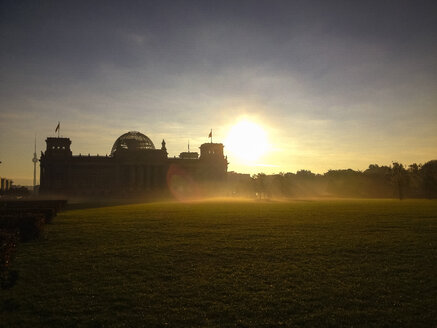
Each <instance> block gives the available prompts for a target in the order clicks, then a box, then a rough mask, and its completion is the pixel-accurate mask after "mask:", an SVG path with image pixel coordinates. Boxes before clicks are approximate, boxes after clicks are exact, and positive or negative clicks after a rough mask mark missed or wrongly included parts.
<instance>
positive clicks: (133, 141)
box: [111, 131, 155, 156]
mask: <svg viewBox="0 0 437 328" xmlns="http://www.w3.org/2000/svg"><path fill="white" fill-rule="evenodd" d="M146 149H155V145H154V144H153V142H152V140H150V139H149V137H147V136H146V135H144V134H142V133H140V132H138V131H130V132H127V133H125V134H123V135H121V136H120V137H118V139H117V140H115V142H114V146H112V150H111V156H112V155H114V154H115V153H116V152H117V151H138V150H146Z"/></svg>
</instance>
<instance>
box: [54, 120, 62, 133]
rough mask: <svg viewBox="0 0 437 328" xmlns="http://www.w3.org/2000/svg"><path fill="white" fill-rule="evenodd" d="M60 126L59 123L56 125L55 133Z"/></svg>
mask: <svg viewBox="0 0 437 328" xmlns="http://www.w3.org/2000/svg"><path fill="white" fill-rule="evenodd" d="M60 126H61V122H58V125H57V126H56V129H55V132H58V130H59V128H60Z"/></svg>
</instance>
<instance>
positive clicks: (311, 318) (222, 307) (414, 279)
mask: <svg viewBox="0 0 437 328" xmlns="http://www.w3.org/2000/svg"><path fill="white" fill-rule="evenodd" d="M435 240H437V203H436V202H435V201H424V200H414V201H413V200H406V201H403V202H399V201H388V200H348V201H345V200H341V201H332V200H331V201H311V200H306V201H293V202H269V201H258V202H255V201H232V202H230V201H223V200H216V201H207V202H186V203H177V202H170V203H169V202H164V203H150V204H132V205H123V206H112V207H95V208H88V209H77V210H70V211H66V212H64V213H62V214H60V215H59V216H58V217H57V218H56V220H55V222H54V223H53V225H50V226H48V227H47V231H46V235H45V238H43V239H42V240H39V241H37V242H32V243H29V244H22V245H20V247H19V250H18V256H17V258H16V259H15V262H14V268H15V269H17V270H18V271H19V274H20V278H19V281H18V284H17V285H16V286H15V287H14V288H12V289H11V290H9V291H7V292H2V293H1V295H0V306H1V308H0V309H1V310H0V317H1V322H2V325H3V326H4V327H77V326H93V327H123V326H128V327H138V326H147V327H162V326H168V327H230V326H241V327H254V326H302V325H305V326H311V327H314V326H318V327H326V326H363V327H364V326H366V327H368V326H378V327H380V326H415V327H420V326H422V327H431V326H434V325H436V323H437V312H436V308H435V300H436V298H437V294H436V291H437V280H436V277H435V272H436V270H437V264H436V263H437V248H436V243H435ZM11 304H12V305H13V306H11ZM6 305H7V306H6Z"/></svg>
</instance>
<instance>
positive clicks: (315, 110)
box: [0, 0, 437, 184]
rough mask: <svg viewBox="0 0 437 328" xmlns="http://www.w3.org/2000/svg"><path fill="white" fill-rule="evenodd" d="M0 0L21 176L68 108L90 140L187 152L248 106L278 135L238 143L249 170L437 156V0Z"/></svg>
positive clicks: (319, 168)
mask: <svg viewBox="0 0 437 328" xmlns="http://www.w3.org/2000/svg"><path fill="white" fill-rule="evenodd" d="M0 3H1V9H0V10H1V17H0V26H1V30H0V33H1V36H0V37H1V42H0V49H1V52H0V58H1V59H0V62H1V66H0V67H1V69H0V83H1V88H0V161H2V162H3V163H2V164H0V176H7V177H10V178H13V179H14V180H15V181H16V182H17V183H22V184H30V183H31V179H32V174H33V166H32V165H33V164H32V161H31V159H32V156H33V140H34V136H35V134H36V136H37V147H38V153H39V151H40V150H44V149H45V142H44V140H45V137H47V136H54V129H55V127H56V125H57V122H58V121H61V133H62V135H63V136H65V137H70V138H71V139H72V150H73V153H74V154H79V153H82V154H88V153H91V154H101V155H102V154H103V155H104V154H106V153H109V152H110V150H111V147H112V144H113V143H114V141H115V139H116V138H117V137H118V136H120V135H121V134H123V133H125V132H127V131H130V130H137V131H140V132H142V133H144V134H146V135H147V136H149V137H150V138H151V139H152V141H153V142H154V143H155V146H159V145H160V142H161V140H162V139H163V138H165V140H166V142H167V149H168V151H169V154H170V155H171V156H174V155H177V154H179V153H180V152H181V151H185V150H186V144H187V141H188V139H189V140H190V144H191V149H192V150H193V148H195V147H198V146H200V144H201V143H203V142H207V141H208V139H207V136H208V133H209V131H210V128H213V130H214V141H217V142H220V141H223V140H225V139H226V135H227V132H228V131H229V129H230V128H231V127H232V125H233V124H235V123H236V122H237V121H239V120H240V119H241V117H246V118H249V119H251V120H254V121H256V122H258V123H260V124H262V126H263V127H264V128H265V129H266V131H267V133H268V137H269V143H270V144H271V146H272V147H271V150H270V152H269V153H268V154H266V156H264V157H263V158H261V159H260V160H259V163H257V164H259V165H257V166H247V165H243V164H242V163H239V162H238V160H236V159H235V158H232V157H231V156H230V157H229V162H230V167H229V169H230V170H234V171H238V172H249V173H256V172H259V171H264V172H268V173H273V172H281V171H282V172H295V171H296V170H299V169H309V170H312V171H313V172H319V173H322V172H325V171H327V170H328V169H340V168H352V169H360V170H363V169H365V168H367V166H368V165H369V164H370V163H378V164H385V165H389V164H391V162H392V161H400V162H402V163H404V164H410V163H413V162H418V163H420V162H422V163H423V162H425V161H428V160H431V159H435V158H437V5H436V4H437V2H436V1H420V0H418V1H399V0H396V1H395V0H393V1H374V2H371V1H362V2H358V1H271V0H269V1H237V0H233V1H223V0H220V1H205V0H203V1H163V0H159V1H101V2H99V1H83V2H80V1H28V2H27V1H1V2H0ZM225 151H226V145H225Z"/></svg>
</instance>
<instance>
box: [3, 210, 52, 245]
mask: <svg viewBox="0 0 437 328" xmlns="http://www.w3.org/2000/svg"><path fill="white" fill-rule="evenodd" d="M44 221H45V220H44V216H43V215H41V214H22V215H4V216H1V217H0V229H1V230H8V231H14V230H17V229H18V231H19V236H20V240H21V241H24V242H26V241H29V240H32V239H36V238H38V237H39V236H40V235H41V233H42V230H43V227H44Z"/></svg>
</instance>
